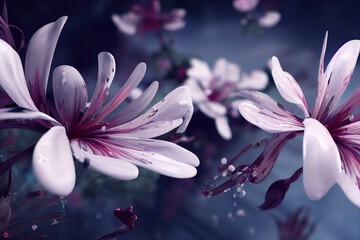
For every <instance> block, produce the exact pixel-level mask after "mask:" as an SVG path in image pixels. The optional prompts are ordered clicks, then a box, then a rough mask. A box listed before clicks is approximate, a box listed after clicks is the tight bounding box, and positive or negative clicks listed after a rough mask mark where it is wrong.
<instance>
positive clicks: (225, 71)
mask: <svg viewBox="0 0 360 240" xmlns="http://www.w3.org/2000/svg"><path fill="white" fill-rule="evenodd" d="M213 76H214V77H216V78H217V80H218V81H216V82H217V83H218V84H219V85H221V84H223V83H221V82H223V81H228V82H237V81H239V79H240V68H239V66H238V65H236V64H235V63H232V62H229V61H227V60H226V59H224V58H219V59H218V60H216V62H215V65H214V70H213ZM219 82H220V83H219Z"/></svg>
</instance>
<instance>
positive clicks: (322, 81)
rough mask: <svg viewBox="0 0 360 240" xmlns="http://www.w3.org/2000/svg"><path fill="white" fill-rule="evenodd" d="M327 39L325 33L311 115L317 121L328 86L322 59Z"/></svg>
mask: <svg viewBox="0 0 360 240" xmlns="http://www.w3.org/2000/svg"><path fill="white" fill-rule="evenodd" d="M327 39H328V32H326V34H325V38H324V42H323V46H322V50H321V56H320V63H319V75H318V82H317V91H316V98H315V104H314V109H313V113H312V115H311V116H312V117H313V118H316V119H319V118H318V115H319V111H320V107H321V105H322V101H323V98H324V94H325V91H326V88H327V86H328V81H329V78H328V77H327V76H326V75H325V66H324V57H325V51H326V45H327Z"/></svg>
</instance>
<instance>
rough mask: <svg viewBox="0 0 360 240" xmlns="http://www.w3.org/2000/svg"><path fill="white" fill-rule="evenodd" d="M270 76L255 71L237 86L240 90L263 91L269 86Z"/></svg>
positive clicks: (243, 77) (244, 76)
mask: <svg viewBox="0 0 360 240" xmlns="http://www.w3.org/2000/svg"><path fill="white" fill-rule="evenodd" d="M268 82H269V78H268V75H267V74H266V73H265V72H264V71H261V70H254V71H252V72H251V73H250V74H244V75H243V76H242V77H241V80H240V82H239V83H238V84H237V88H238V89H246V90H262V89H264V88H266V86H267V85H268Z"/></svg>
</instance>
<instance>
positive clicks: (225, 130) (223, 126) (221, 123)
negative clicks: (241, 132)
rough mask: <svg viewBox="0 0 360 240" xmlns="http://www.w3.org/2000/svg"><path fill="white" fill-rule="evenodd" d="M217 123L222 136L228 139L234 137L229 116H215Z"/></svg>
mask: <svg viewBox="0 0 360 240" xmlns="http://www.w3.org/2000/svg"><path fill="white" fill-rule="evenodd" d="M215 125H216V129H217V131H218V133H219V134H220V136H221V137H222V138H224V139H226V140H230V139H231V137H232V134H231V130H230V126H229V123H228V119H227V117H225V116H224V117H217V118H215Z"/></svg>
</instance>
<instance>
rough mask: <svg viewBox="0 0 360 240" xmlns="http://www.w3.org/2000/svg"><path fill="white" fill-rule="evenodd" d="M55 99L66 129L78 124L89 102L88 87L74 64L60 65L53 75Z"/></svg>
mask: <svg viewBox="0 0 360 240" xmlns="http://www.w3.org/2000/svg"><path fill="white" fill-rule="evenodd" d="M53 91H54V101H55V106H56V110H57V113H58V114H59V117H60V121H61V122H62V123H63V125H65V127H66V129H69V128H70V127H71V126H74V125H75V124H77V123H78V122H79V120H80V117H81V116H82V115H83V113H84V111H85V107H86V102H87V98H88V95H87V88H86V84H85V81H84V79H83V78H82V76H81V74H80V73H79V72H78V71H77V70H76V69H75V68H74V67H72V66H67V65H63V66H59V67H57V68H55V70H54V75H53Z"/></svg>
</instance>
